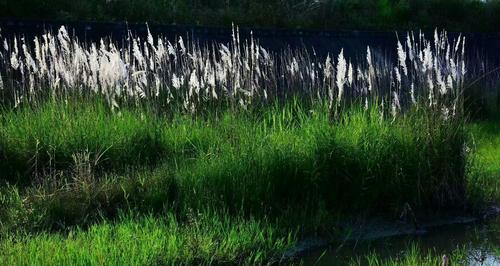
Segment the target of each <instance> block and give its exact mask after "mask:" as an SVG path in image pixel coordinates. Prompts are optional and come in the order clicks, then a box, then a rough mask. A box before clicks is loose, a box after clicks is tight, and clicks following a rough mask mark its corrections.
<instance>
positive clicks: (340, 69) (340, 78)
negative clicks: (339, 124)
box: [336, 49, 347, 102]
mask: <svg viewBox="0 0 500 266" xmlns="http://www.w3.org/2000/svg"><path fill="white" fill-rule="evenodd" d="M346 72H347V62H346V60H345V58H344V49H341V50H340V54H339V57H338V60H337V78H336V84H337V88H338V96H337V101H338V102H340V100H341V99H342V94H343V93H344V84H345V79H346Z"/></svg>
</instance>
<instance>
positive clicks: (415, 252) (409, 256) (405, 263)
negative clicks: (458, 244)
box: [349, 244, 467, 266]
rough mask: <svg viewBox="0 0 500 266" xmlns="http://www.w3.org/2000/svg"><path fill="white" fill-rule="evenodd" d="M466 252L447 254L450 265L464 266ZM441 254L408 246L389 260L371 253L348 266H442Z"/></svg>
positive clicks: (458, 249) (354, 260) (459, 250)
mask: <svg viewBox="0 0 500 266" xmlns="http://www.w3.org/2000/svg"><path fill="white" fill-rule="evenodd" d="M465 254H466V251H465V249H463V248H457V249H456V250H454V251H453V253H452V254H447V257H448V259H449V261H450V265H465V264H466V263H467V260H466V256H465ZM442 256H443V254H438V253H436V252H433V251H431V252H424V251H422V250H421V249H420V247H419V246H418V245H417V244H413V245H410V246H409V247H408V248H407V249H406V250H405V251H404V252H402V254H399V255H395V256H393V257H390V258H382V257H381V256H380V255H378V254H377V253H375V252H374V253H371V254H369V255H366V256H364V257H361V258H357V259H353V260H352V261H351V262H350V263H349V264H350V265H352V266H355V265H367V266H430V265H435V266H438V265H442V264H443V257H442Z"/></svg>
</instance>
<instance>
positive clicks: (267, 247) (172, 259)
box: [0, 214, 294, 265]
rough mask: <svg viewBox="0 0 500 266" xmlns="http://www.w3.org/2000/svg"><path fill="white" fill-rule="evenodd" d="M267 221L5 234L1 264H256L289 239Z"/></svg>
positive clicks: (140, 222) (137, 222)
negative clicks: (65, 232) (66, 232)
mask: <svg viewBox="0 0 500 266" xmlns="http://www.w3.org/2000/svg"><path fill="white" fill-rule="evenodd" d="M278 233H279V232H277V231H276V229H275V228H274V227H273V226H272V225H270V224H269V223H267V222H262V221H256V220H254V219H245V220H242V219H235V218H232V219H230V218H228V217H227V216H222V217H220V216H217V215H206V214H205V215H202V214H195V215H194V217H192V219H190V220H188V221H186V222H183V223H181V222H180V221H178V220H177V218H176V217H175V216H173V215H171V214H167V215H165V216H164V217H160V218H157V217H156V218H155V217H152V216H145V217H140V218H137V217H136V218H134V217H132V218H131V217H127V216H124V217H123V218H121V220H120V221H119V222H117V223H108V222H104V223H101V224H97V225H93V226H91V227H90V228H88V229H86V230H82V229H75V230H72V231H70V232H69V233H68V234H62V233H41V234H37V235H9V236H6V237H5V238H4V239H3V240H2V242H1V243H0V263H1V264H2V265H193V264H197V265H199V264H203V265H204V264H217V265H220V264H262V263H267V262H270V259H276V260H279V259H280V258H281V254H282V253H283V252H284V251H286V250H287V249H289V248H291V247H292V245H293V244H294V242H293V241H294V236H293V235H286V234H285V235H284V236H283V234H278Z"/></svg>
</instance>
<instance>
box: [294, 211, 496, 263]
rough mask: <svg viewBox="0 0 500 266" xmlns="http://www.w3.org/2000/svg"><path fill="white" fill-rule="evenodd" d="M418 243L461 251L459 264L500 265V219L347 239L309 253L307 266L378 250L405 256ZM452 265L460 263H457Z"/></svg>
mask: <svg viewBox="0 0 500 266" xmlns="http://www.w3.org/2000/svg"><path fill="white" fill-rule="evenodd" d="M412 244H415V245H417V247H418V248H419V249H420V250H421V251H422V252H423V253H424V255H425V253H426V252H432V254H436V256H442V255H443V254H447V255H448V256H449V255H450V254H453V252H456V251H457V250H462V254H463V255H464V256H463V257H464V260H463V261H461V262H459V263H458V265H500V218H498V217H497V218H495V219H493V220H490V221H489V222H488V223H479V222H474V223H466V224H452V225H442V226H435V227H432V228H429V229H427V230H426V232H425V233H422V234H419V235H405V236H392V237H384V238H378V239H374V240H355V239H351V240H349V241H346V242H345V244H344V245H342V246H340V247H339V246H338V245H337V246H330V247H328V248H323V249H318V250H316V251H314V252H311V253H309V254H306V255H305V256H304V257H303V259H302V262H303V263H304V264H305V265H314V264H316V265H344V264H347V263H348V262H350V261H351V260H352V259H353V258H363V257H366V256H367V255H369V254H372V253H376V254H377V255H378V257H379V258H380V259H382V260H385V259H391V258H392V259H394V258H397V257H400V256H403V255H404V253H405V252H406V251H408V250H409V247H410V246H411V245H412ZM452 265H457V263H456V262H455V264H452Z"/></svg>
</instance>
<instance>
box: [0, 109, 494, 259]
mask: <svg viewBox="0 0 500 266" xmlns="http://www.w3.org/2000/svg"><path fill="white" fill-rule="evenodd" d="M492 125H495V124H492ZM490 127H491V126H490ZM466 130H467V129H466V127H465V126H464V124H463V121H462V120H460V119H457V120H448V121H444V120H443V119H441V118H439V116H436V115H434V113H433V112H432V111H429V110H425V109H422V108H418V109H414V110H410V111H409V112H407V113H405V114H404V115H400V116H398V117H396V118H395V119H391V118H389V119H388V118H385V119H381V116H380V113H379V112H378V111H377V110H376V109H373V110H369V111H367V112H366V111H364V110H363V109H361V108H357V107H352V108H350V109H346V110H345V111H344V112H343V113H342V115H340V116H338V117H335V118H334V117H333V116H331V115H330V114H329V112H328V110H327V109H326V108H325V107H324V106H323V105H319V104H318V105H315V106H305V105H302V104H299V103H297V102H290V103H288V104H285V105H279V106H278V105H276V106H273V107H265V108H262V109H259V110H257V109H256V110H249V111H247V112H232V111H230V110H227V111H221V112H217V113H209V114H205V115H199V116H196V117H193V116H190V115H182V114H176V115H171V116H168V117H166V116H162V115H158V114H153V113H151V112H148V111H146V110H142V109H129V110H126V109H123V110H121V111H120V112H111V111H110V110H109V109H108V108H107V107H106V105H105V104H104V103H103V102H100V101H96V102H90V103H81V102H79V103H78V102H75V103H71V104H62V103H46V104H44V105H42V106H39V107H37V108H30V107H26V106H25V107H21V108H19V109H16V110H3V111H2V112H0V148H1V151H0V158H1V160H0V169H1V170H2V171H0V180H1V181H2V185H1V186H0V203H1V204H0V232H1V233H0V235H1V237H0V238H1V239H0V252H1V253H0V262H4V261H5V263H2V264H6V265H16V264H26V263H28V264H37V265H38V264H42V265H43V264H45V265H53V264H76V265H78V264H86V265H88V264H102V263H105V264H110V265H114V264H123V263H124V262H130V263H131V264H224V263H228V264H234V263H243V264H254V263H268V262H272V261H273V260H274V259H279V255H280V254H282V252H283V251H284V250H286V249H287V248H289V247H290V246H291V245H293V243H295V242H296V241H297V239H299V238H300V236H301V235H302V234H305V233H311V232H315V233H318V232H324V230H332V229H331V228H330V229H325V227H328V226H325V224H326V223H327V222H328V221H330V222H331V220H332V219H335V217H338V215H344V214H345V215H355V214H357V213H358V214H359V212H364V213H366V212H368V213H377V215H380V214H385V215H392V216H393V215H399V213H401V210H402V208H403V207H404V206H405V205H406V204H407V203H408V204H410V205H411V206H412V208H413V209H414V210H415V211H417V212H423V211H430V210H431V209H432V210H433V211H439V210H440V209H442V208H445V207H446V208H448V207H454V206H462V204H463V203H464V199H466V195H465V193H466V188H467V185H468V184H470V183H473V182H477V183H479V181H475V180H473V179H471V178H468V179H466V176H465V174H466V170H468V169H466V161H465V160H466V158H465V157H464V156H463V155H464V153H463V152H462V151H463V143H465V141H466V140H467V136H468V133H467V131H466ZM477 132H486V130H484V129H483V128H482V127H478V129H477ZM495 135H496V133H492V134H490V135H487V134H486V133H485V135H480V134H478V137H477V138H478V139H481V141H477V143H482V144H481V145H482V146H481V145H478V147H479V148H478V149H479V151H478V154H490V155H492V156H494V153H492V152H491V151H487V149H490V146H491V145H488V144H486V143H487V142H486V140H488V139H491V140H492V141H493V139H495V138H496V137H495ZM482 149H484V150H482ZM486 157H487V156H486ZM486 157H485V158H486ZM488 158H489V157H488ZM491 158H493V157H491ZM491 158H490V159H482V160H483V162H484V163H486V162H488V161H487V160H492V159H491ZM478 161H480V160H478ZM474 169H476V168H474ZM487 169H488V170H487V171H494V169H493V168H491V169H490V168H487ZM492 169H493V170H492ZM483 173H484V172H483ZM476 178H478V177H477V176H476ZM481 180H482V181H481V182H486V181H485V180H490V181H488V182H494V181H495V179H491V178H490V179H484V178H483V179H481ZM467 182H469V183H467ZM481 184H484V183H481ZM475 191H476V192H477V194H475V196H477V198H478V199H479V198H481V197H483V198H484V197H486V196H485V195H483V194H481V193H480V192H481V191H480V190H475ZM490 192H491V193H493V195H495V194H498V190H497V189H496V190H492V191H490ZM488 193H489V192H488ZM490 196H491V195H490ZM490 196H488V197H490ZM490 198H491V197H490ZM130 212H131V213H134V215H129V216H123V215H121V213H130ZM330 233H331V232H330ZM21 254H23V255H22V256H21ZM46 254H55V255H54V256H47V255H46Z"/></svg>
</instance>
